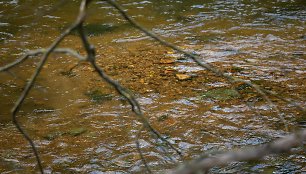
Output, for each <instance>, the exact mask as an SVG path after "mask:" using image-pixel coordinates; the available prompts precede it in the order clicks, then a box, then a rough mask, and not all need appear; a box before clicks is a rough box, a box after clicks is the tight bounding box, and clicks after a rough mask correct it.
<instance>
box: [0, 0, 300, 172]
mask: <svg viewBox="0 0 306 174" xmlns="http://www.w3.org/2000/svg"><path fill="white" fill-rule="evenodd" d="M61 3H62V4H61ZM61 3H59V4H56V3H53V2H52V3H50V2H49V1H41V0H40V1H38V0H30V1H18V0H10V1H4V2H0V44H1V47H0V50H1V51H0V65H1V66H2V65H4V64H6V63H8V62H12V61H13V60H15V59H16V58H18V57H20V55H21V54H22V53H23V52H25V51H27V50H29V49H36V48H42V47H46V46H48V45H49V44H50V43H51V42H52V41H53V40H54V39H55V38H56V37H57V36H58V35H59V34H60V32H61V31H63V29H64V28H65V27H67V26H69V24H71V22H72V21H73V20H74V19H75V17H76V14H77V10H78V4H79V2H76V1H63V2H61ZM120 3H121V4H122V5H123V7H124V8H125V9H127V12H128V13H129V14H130V15H131V16H132V17H133V18H134V19H135V20H137V21H138V22H139V23H141V24H142V25H144V26H145V27H147V28H148V29H150V30H152V31H154V32H155V33H157V34H158V35H160V36H162V37H163V38H165V39H166V40H168V41H170V42H172V43H175V44H177V45H179V46H181V47H182V48H184V49H185V50H188V51H191V52H192V53H194V54H197V55H200V56H202V57H203V60H205V61H207V62H211V63H214V64H216V65H217V66H220V65H223V70H224V71H226V72H227V73H229V74H232V75H234V76H239V77H243V78H246V79H250V80H252V81H253V82H254V83H257V84H259V85H264V86H268V88H267V89H269V90H270V89H271V90H274V91H278V92H280V93H283V95H284V96H286V97H291V98H293V99H296V100H297V102H298V103H299V104H301V105H304V106H305V98H306V95H305V91H304V90H303V89H305V83H304V81H305V72H306V70H305V63H306V62H305V51H304V50H305V46H304V45H305V19H306V12H305V7H306V4H305V2H304V1H303V0H296V1H276V0H275V1H269V2H262V1H251V0H249V1H238V0H234V1H225V0H217V1H205V2H203V1H202V0H194V1H183V0H175V1H174V0H171V1H153V0H147V1H141V0H136V1H135V0H122V1H120ZM54 6H55V7H56V8H54ZM85 29H86V32H87V33H88V35H89V36H90V40H91V42H92V43H94V44H95V46H96V48H97V59H98V62H99V63H100V64H101V66H102V67H103V68H105V70H106V72H107V73H109V74H110V75H111V76H112V77H114V78H116V79H118V80H119V81H120V82H122V83H123V84H125V85H126V86H128V87H129V88H131V92H133V93H134V94H135V95H136V97H137V99H138V101H139V102H140V104H141V105H142V107H143V110H144V113H145V115H146V116H147V117H148V118H149V119H150V122H151V123H152V124H153V126H154V127H156V128H157V129H158V130H159V131H160V132H161V133H162V135H163V136H165V137H166V138H167V139H168V140H169V141H170V142H171V143H173V144H174V145H175V146H176V147H179V148H180V149H181V150H182V151H183V152H184V154H185V155H186V157H185V158H186V159H191V158H194V157H197V156H199V154H200V153H205V154H206V155H209V154H216V153H218V152H219V151H224V150H232V149H236V148H240V147H245V146H247V147H249V146H254V145H260V144H263V143H266V142H269V141H271V140H273V139H275V138H278V137H281V136H283V135H285V134H286V132H285V131H283V130H284V128H283V123H281V122H280V121H279V118H278V117H277V116H275V114H273V112H271V110H270V108H269V107H268V106H267V105H266V104H265V103H264V102H263V101H262V100H261V98H260V97H258V96H257V95H256V94H254V92H252V91H251V90H249V89H248V88H247V87H245V86H240V88H241V89H243V90H249V93H248V96H246V97H245V99H244V100H242V99H240V98H237V96H232V95H231V94H228V93H229V92H231V90H229V84H228V83H226V82H225V81H224V80H220V79H217V78H215V77H213V76H212V75H211V74H208V73H207V72H206V71H205V70H203V69H202V68H199V67H197V66H196V65H195V64H194V63H192V61H190V60H188V59H187V58H185V57H184V55H180V54H177V53H175V52H173V51H171V50H167V49H165V48H161V47H159V46H156V44H155V43H154V42H152V41H151V40H150V38H148V37H146V36H145V35H144V34H142V33H140V32H139V31H137V30H135V29H134V28H133V27H132V26H131V25H129V24H127V23H126V21H124V20H123V19H122V18H121V16H120V14H118V13H117V12H116V11H115V9H113V8H110V7H109V6H108V5H107V4H106V3H105V2H103V1H98V2H94V3H93V4H92V5H91V6H90V12H89V17H88V21H87V23H86V27H85ZM62 46H63V47H72V48H74V49H76V50H77V51H79V52H80V53H81V54H82V53H84V51H83V49H81V43H80V41H79V39H78V38H77V35H75V34H73V35H72V36H69V37H68V38H67V39H66V40H65V42H64V43H63V44H62ZM164 58H170V59H173V61H169V62H168V63H167V62H166V63H165V61H164V63H160V62H161V61H159V60H160V59H164ZM38 60H39V58H31V59H30V60H28V61H27V62H26V63H24V64H22V65H20V66H19V67H18V68H14V69H12V70H11V71H10V72H6V73H0V107H1V109H0V139H1V148H0V173H16V172H17V173H32V172H33V170H34V168H35V165H36V163H35V160H34V158H33V154H32V151H31V149H30V148H29V146H28V144H27V142H26V141H25V140H24V139H23V138H22V136H21V135H20V134H19V133H18V132H17V130H16V128H15V127H14V126H13V125H12V123H11V118H10V115H9V114H10V113H9V111H10V109H11V108H12V107H13V104H14V102H15V101H16V100H17V97H18V95H19V94H20V93H21V91H22V89H23V86H24V85H25V83H26V81H27V79H28V78H29V77H30V75H31V73H32V72H33V70H34V68H35V66H36V65H35V62H37V61H38ZM140 62H141V63H140ZM143 62H144V63H143ZM75 63H76V61H75V60H74V59H73V58H70V57H68V56H64V55H52V56H51V58H50V60H49V62H48V63H47V64H46V66H45V67H44V69H45V71H43V72H42V74H41V76H40V77H39V78H38V81H37V83H36V85H35V86H34V88H33V90H32V92H31V93H30V96H29V97H28V98H27V99H26V102H25V103H24V105H23V107H22V109H21V111H20V114H19V115H18V119H19V120H20V122H21V123H22V125H23V126H24V127H25V129H26V131H27V132H28V133H29V134H30V135H31V137H32V138H33V139H34V140H35V143H36V144H37V146H38V148H39V152H40V155H41V158H42V160H43V166H44V168H45V171H46V173H67V172H71V173H91V174H99V173H143V172H144V167H143V166H142V163H141V159H140V157H139V155H138V153H137V150H136V148H135V138H136V134H137V132H138V129H139V128H140V126H141V124H140V123H139V122H138V121H137V120H135V119H134V115H133V114H132V113H131V112H130V106H129V105H128V103H127V102H126V101H125V100H123V99H122V97H120V96H118V95H116V94H115V92H114V90H113V89H112V88H111V87H109V86H108V85H107V84H106V83H105V82H103V81H102V80H100V79H99V78H98V77H97V76H96V75H95V74H94V72H93V70H92V68H90V67H89V66H88V65H87V64H82V65H80V66H79V67H78V68H76V69H75V70H73V71H71V67H73V66H74V64H75ZM175 73H184V74H187V75H190V77H191V80H189V81H179V80H177V79H176V78H175V75H174V74H175ZM215 88H217V90H215ZM93 91H95V92H93ZM89 94H90V95H89ZM208 94H209V95H208ZM212 95H217V96H212ZM207 96H208V97H207ZM209 96H210V97H209ZM244 101H246V102H244ZM279 104H280V107H281V109H282V111H283V112H285V113H286V114H285V119H286V120H287V121H288V125H289V127H291V128H292V129H294V127H295V124H296V119H299V118H300V117H301V116H300V117H299V116H297V115H298V113H296V111H294V110H293V109H292V108H291V107H288V106H283V104H281V103H279ZM252 107H253V108H255V111H256V113H254V111H253V110H251V109H250V108H252ZM300 121H303V120H300ZM161 145H162V142H159V141H156V140H154V139H153V138H152V137H151V136H150V134H149V133H147V132H143V134H142V137H141V139H140V147H141V149H142V151H143V153H144V155H145V157H146V159H147V160H148V164H149V166H150V167H152V169H153V170H154V171H157V172H162V171H163V170H165V169H171V168H173V167H174V166H175V163H176V162H177V161H179V160H180V159H178V158H177V157H176V156H175V155H174V154H172V152H170V156H173V157H172V158H170V157H169V154H168V156H167V154H165V153H164V150H165V149H164V148H162V147H163V146H161ZM305 164H306V158H305V153H300V154H297V155H283V156H279V157H274V156H270V157H267V158H265V159H264V160H263V161H261V162H256V163H251V162H250V163H245V162H241V163H232V164H231V165H229V166H227V167H225V168H214V169H213V170H212V172H213V173H240V172H241V173H272V172H273V173H300V172H302V171H305V170H306V169H305V167H304V166H305Z"/></svg>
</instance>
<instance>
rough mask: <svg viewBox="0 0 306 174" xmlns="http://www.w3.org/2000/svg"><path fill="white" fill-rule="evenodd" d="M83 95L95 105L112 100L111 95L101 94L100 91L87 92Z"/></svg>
mask: <svg viewBox="0 0 306 174" xmlns="http://www.w3.org/2000/svg"><path fill="white" fill-rule="evenodd" d="M85 95H86V96H88V97H89V98H90V99H91V101H93V102H96V103H101V102H103V101H106V100H111V99H112V98H113V95H112V94H108V93H103V92H102V91H100V90H97V89H95V90H92V91H89V92H87V93H85Z"/></svg>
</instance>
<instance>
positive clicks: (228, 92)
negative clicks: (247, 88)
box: [202, 88, 240, 101]
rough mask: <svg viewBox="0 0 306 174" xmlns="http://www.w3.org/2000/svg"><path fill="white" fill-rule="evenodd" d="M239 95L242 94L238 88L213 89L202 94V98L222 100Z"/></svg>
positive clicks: (235, 97)
mask: <svg viewBox="0 0 306 174" xmlns="http://www.w3.org/2000/svg"><path fill="white" fill-rule="evenodd" d="M239 97H240V94H239V93H238V92H237V91H236V90H234V89H228V88H217V89H212V90H210V91H207V92H205V93H203V94H202V98H213V99H216V100H222V101H224V100H229V99H237V98H239Z"/></svg>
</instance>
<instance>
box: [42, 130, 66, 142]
mask: <svg viewBox="0 0 306 174" xmlns="http://www.w3.org/2000/svg"><path fill="white" fill-rule="evenodd" d="M64 134H65V133H64V132H60V131H56V132H51V133H49V134H47V135H44V136H43V137H44V138H45V139H47V140H49V141H51V140H54V139H55V138H57V137H60V136H62V135H64Z"/></svg>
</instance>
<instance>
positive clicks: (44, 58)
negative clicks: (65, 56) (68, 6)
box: [11, 0, 87, 174]
mask: <svg viewBox="0 0 306 174" xmlns="http://www.w3.org/2000/svg"><path fill="white" fill-rule="evenodd" d="M84 3H85V4H86V3H87V1H86V0H83V1H82V4H84ZM84 17H85V16H84V13H83V12H82V11H81V10H80V13H79V16H78V18H77V20H76V22H75V23H74V24H73V25H71V26H70V27H69V28H68V29H66V30H65V31H64V32H63V33H62V34H61V35H60V36H59V37H58V38H57V39H56V40H55V41H54V42H53V43H52V44H51V46H50V47H49V48H48V49H46V51H45V52H44V53H43V56H42V59H41V61H40V62H39V64H38V66H37V68H36V70H35V72H34V74H33V75H32V76H31V78H30V80H29V82H28V83H27V84H26V86H25V89H24V90H23V91H22V93H21V95H20V97H19V98H18V100H17V102H16V103H15V106H14V107H13V109H12V111H11V112H12V119H13V123H14V124H15V126H16V128H17V129H18V130H19V132H20V133H21V134H22V135H23V136H24V137H25V139H26V140H27V141H28V142H29V144H30V145H31V148H32V149H33V151H34V155H35V157H36V160H37V164H38V168H39V170H40V172H41V173H42V174H43V173H44V171H43V167H42V164H41V160H40V158H39V155H38V151H37V149H36V147H35V144H34V142H33V141H32V139H31V138H30V136H29V135H28V134H27V133H26V132H25V131H24V130H23V128H22V127H21V126H20V124H19V122H18V120H17V113H18V112H19V110H20V107H21V106H22V103H23V102H24V100H25V98H26V97H27V95H28V94H29V92H30V90H31V88H32V87H33V84H34V82H35V80H36V78H37V76H38V75H39V73H40V72H41V70H42V68H43V65H44V64H45V62H46V61H47V59H48V57H49V55H50V54H51V53H52V52H53V51H54V50H55V48H56V47H57V46H58V45H59V44H60V42H61V41H62V40H63V39H64V38H65V37H66V36H67V35H69V34H70V33H71V32H72V31H73V30H74V29H75V28H76V27H78V26H79V25H80V23H82V22H83V20H84ZM21 62H22V61H21Z"/></svg>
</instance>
